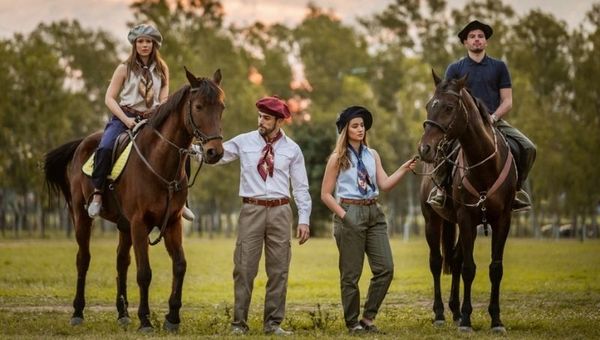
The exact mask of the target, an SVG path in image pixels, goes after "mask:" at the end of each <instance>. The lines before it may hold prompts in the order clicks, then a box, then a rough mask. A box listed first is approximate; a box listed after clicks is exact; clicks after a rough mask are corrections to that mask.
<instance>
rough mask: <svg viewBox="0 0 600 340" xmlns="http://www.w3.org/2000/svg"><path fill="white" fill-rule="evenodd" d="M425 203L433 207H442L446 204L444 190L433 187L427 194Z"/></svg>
mask: <svg viewBox="0 0 600 340" xmlns="http://www.w3.org/2000/svg"><path fill="white" fill-rule="evenodd" d="M427 203H428V204H429V205H431V206H434V207H439V208H443V207H444V206H445V205H446V194H445V192H444V190H443V189H441V188H438V187H433V189H431V191H430V192H429V195H428V196H427Z"/></svg>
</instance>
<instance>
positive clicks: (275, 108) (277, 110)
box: [256, 97, 291, 119]
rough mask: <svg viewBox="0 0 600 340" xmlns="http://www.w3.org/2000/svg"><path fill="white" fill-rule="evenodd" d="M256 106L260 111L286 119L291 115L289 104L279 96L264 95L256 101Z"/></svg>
mask: <svg viewBox="0 0 600 340" xmlns="http://www.w3.org/2000/svg"><path fill="white" fill-rule="evenodd" d="M256 107H257V108H258V111H260V112H263V113H266V114H270V115H271V116H275V117H277V118H283V119H286V118H289V117H290V116H291V114H290V109H289V108H288V106H287V104H286V103H285V102H284V101H283V100H281V99H279V98H278V97H263V98H261V99H259V100H258V101H257V102H256Z"/></svg>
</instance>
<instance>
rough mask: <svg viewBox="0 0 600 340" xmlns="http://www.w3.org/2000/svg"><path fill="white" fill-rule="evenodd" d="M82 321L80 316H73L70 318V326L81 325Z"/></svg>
mask: <svg viewBox="0 0 600 340" xmlns="http://www.w3.org/2000/svg"><path fill="white" fill-rule="evenodd" d="M82 323H83V318H80V317H78V316H74V317H72V318H71V326H78V325H81V324H82Z"/></svg>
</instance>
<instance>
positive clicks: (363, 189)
mask: <svg viewBox="0 0 600 340" xmlns="http://www.w3.org/2000/svg"><path fill="white" fill-rule="evenodd" d="M348 149H350V151H352V153H353V154H354V156H356V159H357V160H358V162H357V164H356V173H357V175H358V176H357V179H356V183H357V185H358V191H360V193H361V194H362V195H363V196H364V195H366V194H367V186H369V187H371V190H373V191H375V184H373V183H372V182H371V178H370V177H369V173H368V172H367V167H365V163H363V161H362V152H363V149H364V146H363V144H362V143H361V144H360V147H359V148H358V152H356V150H354V148H353V147H352V145H348Z"/></svg>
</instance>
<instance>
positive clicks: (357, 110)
mask: <svg viewBox="0 0 600 340" xmlns="http://www.w3.org/2000/svg"><path fill="white" fill-rule="evenodd" d="M355 117H362V119H363V122H364V123H365V131H366V130H369V129H370V128H371V125H373V116H372V115H371V112H369V110H367V109H366V108H364V107H362V106H350V107H347V108H345V109H344V111H342V112H341V113H340V115H339V116H338V118H337V120H336V121H335V125H336V126H337V130H338V133H340V132H342V129H343V128H344V127H345V126H346V125H347V124H348V123H349V122H350V121H351V120H352V118H355Z"/></svg>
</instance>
